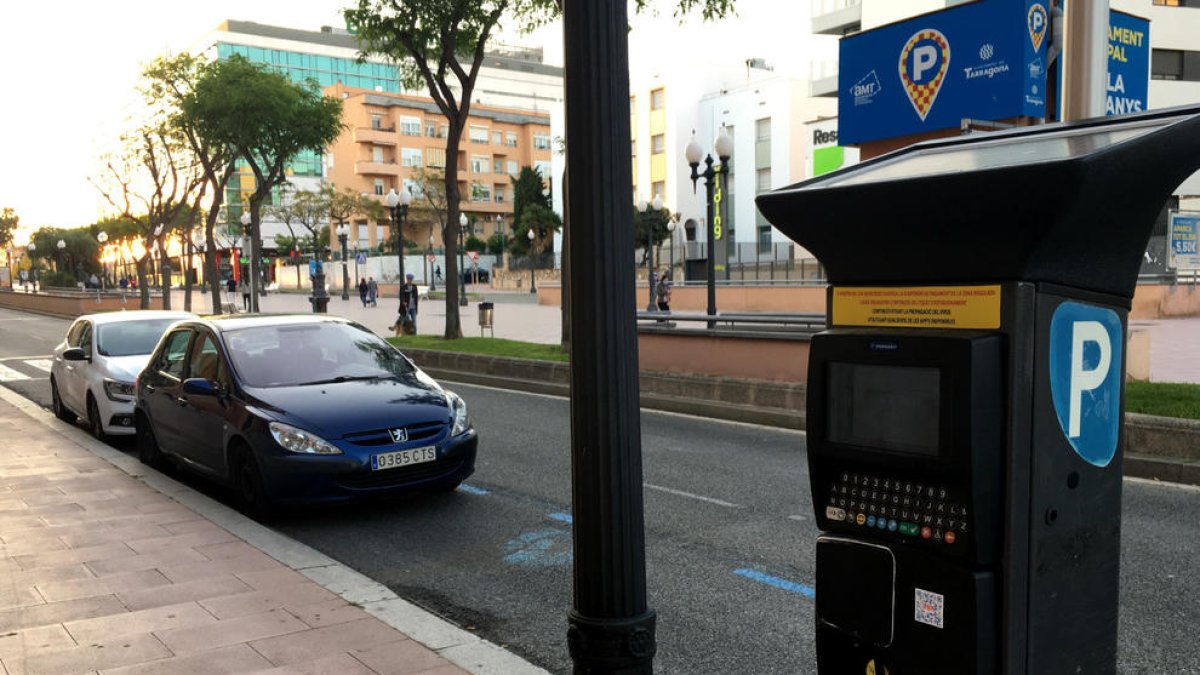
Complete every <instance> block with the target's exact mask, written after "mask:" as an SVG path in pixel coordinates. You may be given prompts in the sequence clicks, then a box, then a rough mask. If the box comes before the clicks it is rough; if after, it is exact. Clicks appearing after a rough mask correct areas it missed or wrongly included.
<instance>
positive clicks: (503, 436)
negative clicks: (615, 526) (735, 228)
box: [0, 310, 1200, 674]
mask: <svg viewBox="0 0 1200 675" xmlns="http://www.w3.org/2000/svg"><path fill="white" fill-rule="evenodd" d="M66 326H67V322H66V321H62V320H57V319H46V318H40V317H31V316H30V315H24V314H17V313H14V312H7V311H4V310H0V365H3V366H5V367H7V368H8V369H9V370H12V371H16V372H18V373H21V374H24V375H26V376H28V377H30V379H28V380H17V381H11V380H10V381H5V382H0V384H3V385H4V386H8V387H10V388H11V389H14V390H16V391H19V392H21V393H23V394H25V395H27V396H29V397H31V398H33V399H34V400H36V401H38V402H39V403H41V404H42V405H48V403H49V385H48V382H47V380H46V379H45V376H46V373H45V372H43V371H41V370H40V369H39V368H37V367H35V366H31V365H29V364H28V363H27V362H28V361H31V360H33V361H36V360H37V359H36V358H30V357H38V356H43V357H44V355H46V354H48V353H49V351H50V349H51V347H52V346H53V344H54V343H55V342H57V341H58V340H59V339H61V335H62V332H63V331H64V330H65V328H66ZM13 357H16V358H13ZM2 373H3V371H0V374H2ZM0 379H3V378H2V377H0ZM449 386H450V387H451V388H453V389H455V390H456V391H458V392H459V393H461V394H462V395H463V396H464V398H465V399H466V400H467V401H468V404H469V406H470V412H471V416H472V418H473V421H474V423H475V425H476V426H477V427H478V428H479V429H480V431H481V444H480V453H479V462H478V467H477V472H476V475H475V476H474V477H472V478H471V479H470V480H469V481H468V484H467V485H466V486H464V488H462V489H460V490H459V491H458V492H456V493H454V494H450V495H436V496H430V497H421V498H414V499H410V500H405V501H401V502H393V503H385V504H372V505H364V506H357V507H346V508H339V509H334V510H324V511H319V510H308V511H305V512H303V513H298V514H296V515H294V516H292V517H289V518H287V519H285V520H283V521H281V522H280V523H278V524H277V527H278V529H280V530H281V531H283V532H285V533H286V534H288V535H289V536H291V537H293V538H295V539H297V540H299V541H302V542H304V543H306V544H308V545H310V546H313V547H314V548H317V549H319V550H321V551H322V552H324V553H326V554H328V555H331V556H333V557H334V558H337V559H338V560H340V561H342V562H343V563H346V564H348V565H349V566H351V567H353V568H355V569H357V570H359V571H361V572H363V573H364V574H366V575H367V576H370V577H372V578H374V579H376V580H378V581H380V582H383V583H385V584H387V585H388V586H389V587H391V588H392V589H393V590H395V591H396V592H397V593H399V594H400V595H402V596H403V597H405V598H407V599H409V600H411V601H413V602H416V603H418V604H420V605H422V606H424V607H426V608H428V609H430V610H432V611H434V612H436V613H438V614H441V615H443V616H445V617H447V618H449V619H450V620H452V621H454V622H456V623H458V624H459V625H462V626H465V627H468V628H470V629H472V630H475V631H476V632H478V633H479V634H480V635H481V636H482V637H484V638H486V639H488V640H491V641H493V642H496V643H499V644H503V645H506V646H508V647H509V648H510V649H512V650H514V651H515V652H517V653H519V654H521V655H523V656H525V657H526V658H528V659H529V660H531V661H533V662H535V663H537V664H539V665H542V666H544V667H546V668H548V669H549V670H551V671H554V672H558V673H567V672H570V670H571V664H570V661H569V657H568V655H567V652H566V645H565V635H566V615H567V610H568V608H569V607H570V605H571V583H572V564H571V540H570V523H569V521H570V503H571V501H570V450H569V445H570V443H569V420H568V404H567V401H566V400H564V399H559V398H554V397H545V396H537V395H529V394H523V393H517V392H510V391H500V390H493V389H486V388H480V387H475V386H469V385H459V384H450V385H449ZM642 430H643V454H644V474H645V475H644V477H645V481H646V490H645V502H646V545H647V568H648V585H649V588H650V593H651V598H650V602H651V606H652V607H653V608H654V609H655V610H656V611H657V613H658V641H659V653H658V657H657V659H656V671H657V672H660V673H751V672H753V673H813V672H815V667H814V665H813V663H814V662H813V658H812V621H813V614H812V612H813V603H812V599H811V597H810V591H811V584H812V582H813V559H812V548H813V538H814V537H815V536H816V531H815V528H814V527H813V524H812V519H811V516H810V514H809V511H810V507H809V495H808V485H807V473H806V470H805V458H804V436H803V434H799V433H793V432H787V431H780V430H775V429H764V428H758V427H751V426H746V425H739V424H732V423H722V422H714V421H710V420H704V419H698V418H691V417H684V416H678V415H671V414H666V413H658V412H645V413H643V416H642ZM118 446H119V447H123V449H125V450H126V451H129V452H132V447H131V445H129V444H120V443H119V444H118ZM191 482H192V483H193V484H196V481H191ZM208 491H210V492H211V493H212V494H214V495H216V496H221V492H220V490H219V489H217V488H215V487H209V488H208ZM1124 499H1125V501H1124V521H1123V539H1122V561H1121V569H1122V572H1121V617H1120V621H1121V623H1120V627H1121V634H1120V666H1121V667H1120V672H1122V673H1130V674H1133V673H1138V674H1141V673H1146V674H1150V673H1155V674H1158V673H1200V641H1198V640H1196V639H1195V635H1196V630H1197V629H1196V626H1197V625H1200V602H1198V601H1200V557H1197V556H1195V549H1196V544H1197V542H1200V490H1196V489H1191V488H1184V487H1177V486H1171V485H1162V484H1150V483H1145V482H1140V481H1126V484H1125V491H1124Z"/></svg>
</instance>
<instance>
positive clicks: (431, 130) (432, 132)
mask: <svg viewBox="0 0 1200 675" xmlns="http://www.w3.org/2000/svg"><path fill="white" fill-rule="evenodd" d="M437 129H438V125H437V122H426V123H425V136H426V137H428V138H437V135H438V132H437Z"/></svg>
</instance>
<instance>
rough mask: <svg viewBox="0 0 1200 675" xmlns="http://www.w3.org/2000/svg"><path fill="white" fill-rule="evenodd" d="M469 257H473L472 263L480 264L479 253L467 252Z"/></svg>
mask: <svg viewBox="0 0 1200 675" xmlns="http://www.w3.org/2000/svg"><path fill="white" fill-rule="evenodd" d="M467 255H469V256H471V262H479V251H467Z"/></svg>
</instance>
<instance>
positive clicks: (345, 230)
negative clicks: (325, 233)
mask: <svg viewBox="0 0 1200 675" xmlns="http://www.w3.org/2000/svg"><path fill="white" fill-rule="evenodd" d="M335 232H337V238H338V242H339V243H340V244H341V245H342V299H343V300H349V299H350V270H349V269H347V268H346V240H347V239H348V238H349V237H350V226H349V225H347V224H345V223H342V224H341V225H338V226H337V229H336V230H335Z"/></svg>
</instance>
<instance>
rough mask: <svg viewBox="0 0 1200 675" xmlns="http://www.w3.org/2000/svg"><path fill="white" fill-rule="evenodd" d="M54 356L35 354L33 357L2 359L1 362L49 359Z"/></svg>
mask: <svg viewBox="0 0 1200 675" xmlns="http://www.w3.org/2000/svg"><path fill="white" fill-rule="evenodd" d="M52 356H54V355H53V354H34V355H33V356H5V357H0V361H27V360H29V359H48V358H51V357H52Z"/></svg>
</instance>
